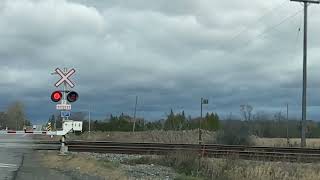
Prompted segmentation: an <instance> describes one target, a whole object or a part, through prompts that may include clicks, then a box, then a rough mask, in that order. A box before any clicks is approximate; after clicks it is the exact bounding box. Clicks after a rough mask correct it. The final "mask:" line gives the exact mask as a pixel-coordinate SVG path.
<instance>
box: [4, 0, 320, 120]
mask: <svg viewBox="0 0 320 180" xmlns="http://www.w3.org/2000/svg"><path fill="white" fill-rule="evenodd" d="M246 2H247V3H246ZM249 2H250V3H249ZM248 3H249V4H250V5H248ZM273 7H277V8H276V9H274V11H272V12H270V13H267V14H266V15H265V16H264V17H263V18H261V19H259V21H256V20H257V19H258V18H259V17H261V16H262V15H263V14H264V13H266V12H269V10H270V9H272V8H273ZM317 8H319V7H317V6H312V7H311V8H310V15H312V16H310V26H309V28H310V30H309V39H310V41H309V47H310V48H309V67H308V68H309V69H308V70H309V74H308V78H309V81H308V85H309V87H310V89H309V90H308V97H309V105H310V106H312V108H310V111H309V114H310V116H309V118H313V119H316V118H317V117H318V113H316V112H317V111H318V106H319V104H318V102H319V100H320V99H319V98H320V96H319V95H318V93H317V92H318V91H319V85H318V84H320V83H319V82H318V78H317V77H318V71H317V70H318V69H319V66H320V64H319V63H318V61H317V59H319V57H318V56H319V55H318V53H317V52H318V49H319V40H318V38H317V36H316V34H317V32H318V31H319V28H320V26H319V25H317V24H319V23H317V22H318V21H319V20H318V19H317V18H316V17H317V14H318V11H317ZM299 10H301V6H300V5H299V4H298V3H292V2H289V1H288V2H279V1H276V0H272V1H266V2H259V1H257V2H252V1H249V0H245V1H241V2H238V1H232V2H222V1H216V2H215V1H209V0H200V1H195V0H178V1H174V2H172V1H167V0H161V1H156V2H155V1H152V2H151V1H147V0H138V1H125V0H121V1H119V0H117V1H115V0H111V1H98V0H90V1H89V0H72V1H71V0H69V1H68V0H41V1H40V0H4V1H1V3H0V38H1V43H0V58H1V60H0V77H1V81H0V85H1V87H2V88H1V89H0V95H1V97H3V101H2V102H1V103H2V104H0V108H1V107H5V106H6V105H7V104H9V103H10V102H11V101H14V100H17V99H22V100H23V101H24V102H25V104H26V107H27V114H28V116H29V118H30V119H33V120H36V121H43V120H47V118H48V116H49V114H50V113H54V112H55V110H54V105H55V104H54V103H51V102H50V101H49V96H50V94H51V92H52V91H53V90H55V89H56V88H55V87H54V86H53V84H54V83H55V82H56V81H57V80H58V76H52V75H50V73H51V72H53V70H54V69H55V68H56V67H60V68H63V67H74V68H75V69H76V71H77V72H76V74H75V76H73V77H72V79H73V81H75V82H76V87H75V90H77V91H78V92H79V94H80V100H79V101H78V102H76V103H74V104H73V105H74V110H75V111H77V110H87V109H88V107H89V105H90V106H92V109H93V116H95V117H96V118H102V117H105V116H106V115H107V114H110V113H121V112H125V113H132V112H133V104H134V99H135V96H136V95H138V96H139V99H140V101H139V108H138V110H139V112H138V115H139V116H145V117H146V118H149V119H159V118H161V117H163V116H164V115H165V113H166V112H168V111H169V110H170V108H173V109H174V110H177V111H180V110H182V109H184V110H185V111H186V112H187V114H191V115H193V116H196V115H197V114H198V111H199V110H198V109H199V107H198V106H199V99H200V98H201V97H208V98H209V99H210V104H209V105H208V107H206V110H210V111H217V112H218V113H221V114H222V115H226V114H228V113H229V112H234V114H238V113H239V105H240V104H243V103H250V104H252V105H253V106H254V107H255V109H256V110H257V111H258V110H265V111H270V112H274V111H279V109H281V107H282V105H283V104H285V103H287V102H288V103H290V105H291V106H292V107H293V108H294V109H293V112H294V113H292V116H295V117H299V113H300V107H299V106H300V101H301V84H302V82H301V80H302V67H301V65H302V55H301V54H302V51H301V50H302V47H301V45H302V32H300V33H298V28H299V27H300V26H301V18H302V13H301V12H300V13H299V14H297V15H296V16H295V17H292V18H290V19H288V21H285V22H283V23H282V24H281V25H278V24H279V23H280V22H281V21H282V20H283V19H285V18H286V17H289V16H291V15H292V14H294V13H296V12H298V11H299ZM275 25H278V26H276V27H274V26H275ZM269 27H274V28H272V29H269ZM266 30H267V31H266ZM301 30H302V29H301ZM239 32H241V33H240V34H239V35H238V36H237V34H238V33H239ZM263 32H265V33H264V34H261V33H263Z"/></svg>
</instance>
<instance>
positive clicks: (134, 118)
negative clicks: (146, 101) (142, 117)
mask: <svg viewBox="0 0 320 180" xmlns="http://www.w3.org/2000/svg"><path fill="white" fill-rule="evenodd" d="M137 104H138V96H136V104H135V105H134V114H133V127H132V132H134V130H135V128H136V113H137Z"/></svg>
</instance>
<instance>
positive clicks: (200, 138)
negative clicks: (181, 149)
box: [199, 98, 203, 144]
mask: <svg viewBox="0 0 320 180" xmlns="http://www.w3.org/2000/svg"><path fill="white" fill-rule="evenodd" d="M202 101H203V98H201V103H200V121H199V144H201V143H202V137H201V121H202Z"/></svg>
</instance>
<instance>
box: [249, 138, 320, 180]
mask: <svg viewBox="0 0 320 180" xmlns="http://www.w3.org/2000/svg"><path fill="white" fill-rule="evenodd" d="M254 142H255V144H256V145H257V146H275V147H287V146H288V143H287V139H286V138H254ZM300 142H301V139H300V138H290V140H289V143H290V145H289V146H292V147H299V146H300ZM307 147H310V148H319V147H320V138H309V139H307ZM319 179H320V178H319Z"/></svg>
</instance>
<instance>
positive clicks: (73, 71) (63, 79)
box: [55, 68, 76, 88]
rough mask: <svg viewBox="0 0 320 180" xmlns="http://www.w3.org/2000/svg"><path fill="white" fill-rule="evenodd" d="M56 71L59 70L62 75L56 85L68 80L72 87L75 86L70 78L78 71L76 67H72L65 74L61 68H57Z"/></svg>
mask: <svg viewBox="0 0 320 180" xmlns="http://www.w3.org/2000/svg"><path fill="white" fill-rule="evenodd" d="M55 72H57V73H58V74H59V75H60V76H61V79H60V80H59V81H58V82H56V84H55V86H56V87H58V86H60V85H61V84H62V83H63V82H66V83H67V84H68V85H69V86H70V87H71V88H73V87H74V84H73V82H72V81H71V80H70V79H68V78H69V77H70V76H71V75H72V74H74V73H75V72H76V70H75V69H73V68H72V69H71V70H70V71H69V72H67V73H66V74H64V73H63V72H62V71H61V70H60V69H59V68H57V69H56V70H55Z"/></svg>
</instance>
